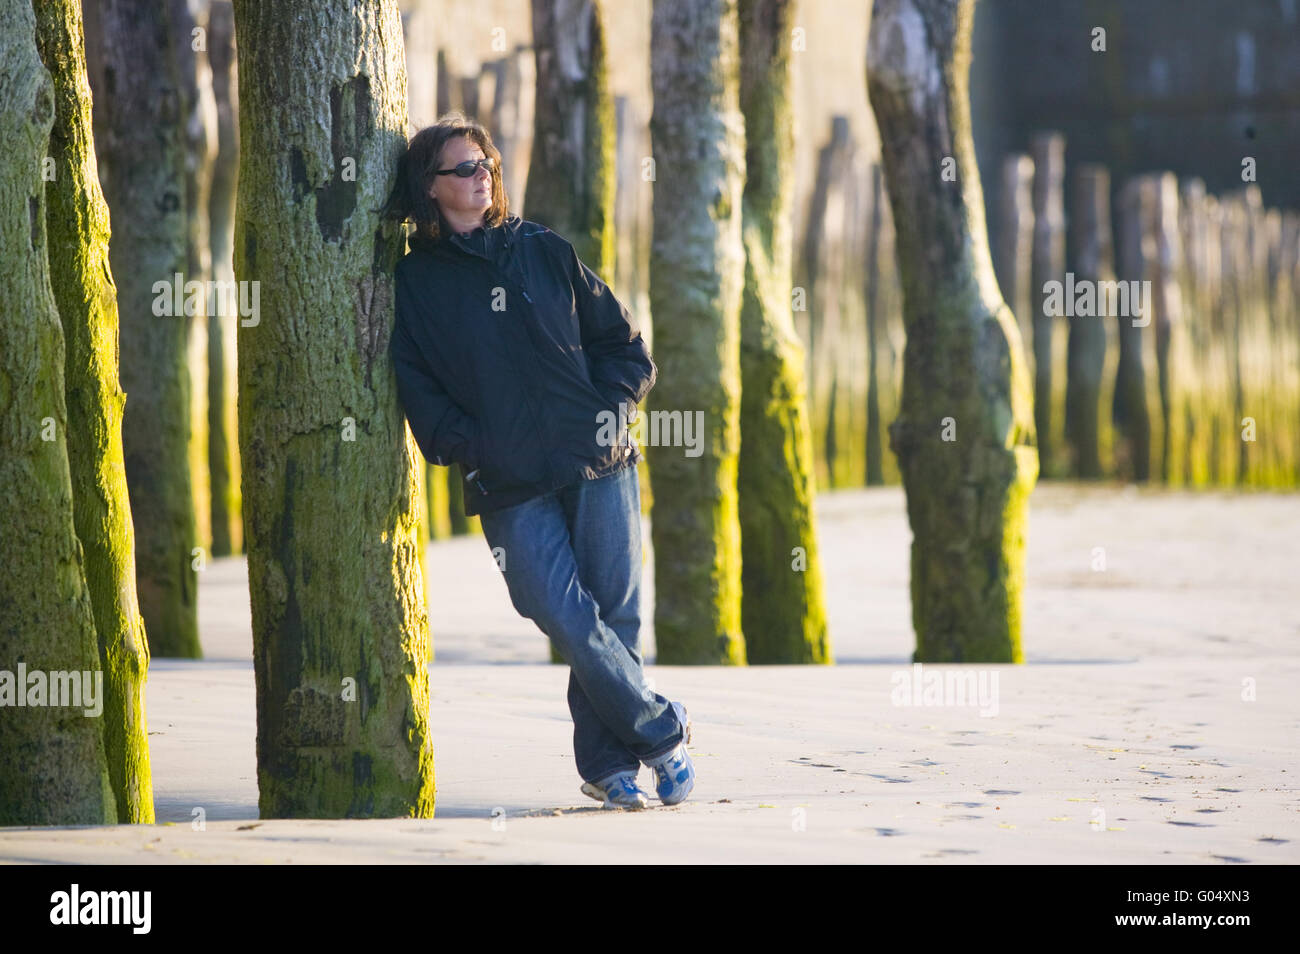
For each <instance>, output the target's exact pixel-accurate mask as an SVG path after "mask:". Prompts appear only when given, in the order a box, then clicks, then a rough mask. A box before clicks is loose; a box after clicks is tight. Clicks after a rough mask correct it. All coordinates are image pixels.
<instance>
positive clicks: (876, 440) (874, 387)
mask: <svg viewBox="0 0 1300 954" xmlns="http://www.w3.org/2000/svg"><path fill="white" fill-rule="evenodd" d="M869 192H870V196H871V218H870V219H869V220H868V224H867V242H866V268H865V270H864V276H865V282H866V287H865V288H864V289H863V290H862V291H863V294H862V299H863V303H864V305H865V309H866V313H867V414H866V418H867V435H866V449H865V457H866V461H865V464H866V470H865V472H866V483H867V486H868V487H877V486H880V485H881V484H883V483H884V482H885V471H884V445H883V442H882V440H881V432H880V377H881V375H880V365H881V362H882V361H883V360H884V358H883V353H884V351H885V348H884V339H885V334H884V331H885V328H884V325H885V316H884V309H883V307H882V302H883V300H884V295H883V294H881V287H880V284H881V273H882V269H881V267H880V266H881V249H882V246H883V244H884V242H883V239H884V229H885V221H884V209H883V206H884V204H885V202H887V201H888V199H887V198H886V196H885V176H884V172H883V171H882V170H881V168H880V163H878V162H873V163H872V164H871V186H870V189H869Z"/></svg>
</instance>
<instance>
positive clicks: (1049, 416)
mask: <svg viewBox="0 0 1300 954" xmlns="http://www.w3.org/2000/svg"><path fill="white" fill-rule="evenodd" d="M1029 152H1030V156H1031V157H1032V159H1033V163H1034V180H1033V189H1032V195H1033V203H1034V234H1033V251H1032V265H1031V274H1032V276H1033V277H1032V278H1031V281H1032V283H1033V287H1032V289H1031V295H1030V300H1031V301H1032V302H1033V303H1034V314H1033V320H1032V321H1031V322H1030V323H1029V324H1031V326H1032V327H1033V330H1034V341H1033V353H1034V433H1035V435H1036V436H1037V440H1038V466H1039V469H1040V471H1041V472H1042V474H1043V475H1044V476H1049V475H1050V476H1059V475H1060V472H1059V469H1058V467H1057V461H1056V454H1057V447H1058V446H1059V443H1060V442H1059V441H1058V440H1057V430H1058V429H1059V428H1060V427H1061V417H1062V415H1061V413H1060V412H1059V411H1058V410H1057V408H1056V397H1057V392H1058V391H1059V390H1063V389H1061V388H1060V387H1059V384H1058V378H1057V376H1056V374H1055V368H1054V364H1055V358H1056V354H1057V352H1058V351H1059V350H1060V348H1059V345H1058V338H1059V336H1058V335H1057V334H1056V325H1057V323H1058V322H1060V321H1061V320H1062V319H1063V318H1064V317H1065V316H1064V315H1063V314H1061V313H1060V312H1058V311H1055V310H1053V308H1052V304H1053V302H1054V301H1060V298H1059V296H1050V295H1049V294H1048V292H1047V288H1048V286H1049V283H1051V282H1064V281H1065V137H1064V136H1062V135H1061V134H1060V133H1056V132H1040V133H1035V134H1034V135H1033V136H1031V137H1030V145H1029ZM1022 327H1023V324H1022Z"/></svg>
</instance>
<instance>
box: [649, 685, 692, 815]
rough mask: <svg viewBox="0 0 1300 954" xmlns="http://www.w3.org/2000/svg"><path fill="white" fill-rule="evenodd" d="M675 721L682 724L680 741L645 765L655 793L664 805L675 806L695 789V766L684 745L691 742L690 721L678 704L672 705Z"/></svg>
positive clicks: (684, 708) (681, 706) (684, 710)
mask: <svg viewBox="0 0 1300 954" xmlns="http://www.w3.org/2000/svg"><path fill="white" fill-rule="evenodd" d="M672 706H673V711H674V712H676V713H677V719H678V721H679V722H681V724H682V741H681V742H680V743H678V745H677V748H675V749H673V750H672V751H671V752H669V753H668V754H667V755H662V756H660V757H659V758H658V759H656V760H655V761H654V762H647V763H646V765H647V766H649V767H650V768H651V769H653V770H654V773H655V793H656V794H657V795H658V796H659V800H660V801H661V802H663V803H664V804H665V805H676V804H677V803H678V802H680V801H683V800H684V799H685V798H686V796H687V795H689V794H691V789H693V788H695V765H694V763H692V762H691V756H690V753H688V752H687V751H686V745H687V743H688V742H690V741H691V721H690V717H689V716H687V714H686V707H685V706H683V705H682V704H681V703H680V702H674V703H673V704H672Z"/></svg>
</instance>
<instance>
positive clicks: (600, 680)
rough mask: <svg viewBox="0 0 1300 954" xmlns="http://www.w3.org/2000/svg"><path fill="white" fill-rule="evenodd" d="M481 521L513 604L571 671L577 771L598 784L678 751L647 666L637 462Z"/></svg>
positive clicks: (676, 725)
mask: <svg viewBox="0 0 1300 954" xmlns="http://www.w3.org/2000/svg"><path fill="white" fill-rule="evenodd" d="M479 519H480V521H481V525H482V527H483V535H484V536H485V537H486V538H487V542H488V546H489V547H491V548H492V549H493V551H494V556H495V557H496V559H497V564H498V565H499V566H503V567H504V569H503V573H504V576H505V578H506V588H507V589H508V590H509V591H510V601H511V602H512V603H513V604H514V606H515V609H516V610H518V611H519V613H520V615H522V616H524V617H525V618H527V619H531V620H533V622H535V623H536V624H537V625H538V627H539V628H540V629H541V631H542V632H543V633H545V634H546V635H547V636H548V637H550V640H551V642H552V643H553V644H554V645H555V648H556V651H557V652H558V653H559V654H560V656H561V657H562V658H563V659H564V661H565V662H567V663H568V664H569V712H570V713H571V714H572V716H573V752H574V756H575V760H576V763H577V769H578V774H579V775H581V776H582V777H583V779H584V780H585V781H588V782H595V781H597V780H599V779H603V778H605V777H607V776H609V775H612V774H614V773H615V772H623V771H630V772H635V771H636V770H637V769H639V768H640V767H641V763H642V762H644V761H647V760H652V759H654V758H656V757H658V756H661V755H666V754H667V753H669V752H671V751H672V750H673V749H675V748H676V747H677V745H678V744H679V743H680V742H681V741H682V736H683V727H682V725H681V723H680V722H679V721H678V719H677V715H676V713H675V712H674V711H673V709H672V707H671V705H670V704H669V700H668V699H666V698H664V697H663V696H661V695H659V694H658V693H656V692H654V690H653V689H651V688H650V686H649V685H648V684H647V683H646V680H645V675H644V673H643V672H642V669H641V651H640V643H641V559H642V555H641V488H640V485H639V484H638V483H637V469H636V465H635V464H632V465H631V466H628V467H624V468H623V469H621V470H618V471H615V472H614V473H612V474H609V475H607V476H605V477H598V478H596V479H594V480H578V481H575V482H574V483H572V484H569V485H568V486H565V487H561V488H560V489H559V490H555V491H552V492H551V493H548V494H543V495H542V496H540V497H534V498H532V499H531V500H526V501H524V502H523V503H521V504H517V505H516V506H513V507H506V508H504V509H502V510H496V511H490V512H488V513H484V514H482V515H481V516H480V518H479ZM498 547H500V548H501V549H500V550H498V549H497V548H498Z"/></svg>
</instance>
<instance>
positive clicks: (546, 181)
mask: <svg viewBox="0 0 1300 954" xmlns="http://www.w3.org/2000/svg"><path fill="white" fill-rule="evenodd" d="M533 49H534V51H535V55H536V59H537V87H536V90H537V91H536V98H535V102H534V118H533V144H532V158H531V160H530V162H529V165H528V187H527V194H528V197H529V199H528V218H529V219H530V220H532V221H534V222H540V223H541V224H542V225H545V226H546V227H547V228H550V229H552V230H553V231H555V232H558V233H559V234H560V235H562V236H564V237H565V238H566V239H568V240H569V241H570V242H571V243H573V248H574V251H576V252H577V253H578V258H579V260H581V261H582V263H583V264H584V265H586V266H587V267H588V268H590V269H591V270H592V271H593V272H595V273H596V274H597V275H599V276H600V278H601V280H602V281H604V282H605V283H606V284H608V283H610V282H612V281H613V280H614V188H615V185H616V183H617V177H616V175H615V169H614V132H615V127H614V100H613V98H612V97H611V96H610V92H609V76H608V64H607V63H606V62H605V60H606V54H605V27H604V22H603V20H602V16H601V8H600V2H599V0H582V2H579V3H572V2H568V0H533ZM550 653H551V662H553V663H559V664H563V663H564V658H563V657H562V656H561V655H560V654H559V652H558V651H557V650H556V648H555V645H554V644H553V643H552V644H550Z"/></svg>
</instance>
